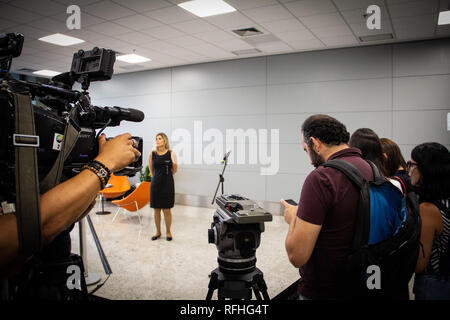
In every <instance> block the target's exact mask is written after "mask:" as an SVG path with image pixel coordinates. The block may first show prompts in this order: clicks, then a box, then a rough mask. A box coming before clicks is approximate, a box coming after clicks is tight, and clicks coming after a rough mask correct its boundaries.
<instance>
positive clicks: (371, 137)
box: [348, 128, 403, 192]
mask: <svg viewBox="0 0 450 320" xmlns="http://www.w3.org/2000/svg"><path fill="white" fill-rule="evenodd" d="M348 145H349V146H350V147H352V148H358V149H359V150H361V154H362V157H363V159H366V160H370V161H372V162H373V163H374V164H375V165H376V166H377V168H378V169H379V170H380V173H381V174H382V175H383V176H385V177H386V178H388V180H389V181H390V182H391V183H392V184H393V185H394V186H396V187H397V188H398V189H399V190H400V191H402V192H403V190H402V186H401V183H400V182H399V181H397V180H393V179H391V178H389V177H390V175H389V173H388V172H387V170H386V168H385V166H384V161H385V158H384V156H383V150H382V147H381V142H380V138H379V137H378V135H377V134H376V133H375V131H373V130H372V129H369V128H360V129H358V130H356V131H355V132H353V134H352V136H351V137H350V141H349V143H348Z"/></svg>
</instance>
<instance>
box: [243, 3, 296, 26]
mask: <svg viewBox="0 0 450 320" xmlns="http://www.w3.org/2000/svg"><path fill="white" fill-rule="evenodd" d="M242 13H243V14H245V15H246V16H247V17H249V18H250V19H252V20H254V21H256V22H258V23H261V22H269V21H274V20H283V19H291V18H293V15H292V14H291V13H290V12H289V11H288V10H286V9H285V8H284V7H283V6H281V5H274V6H267V7H260V8H256V9H249V10H244V11H242Z"/></svg>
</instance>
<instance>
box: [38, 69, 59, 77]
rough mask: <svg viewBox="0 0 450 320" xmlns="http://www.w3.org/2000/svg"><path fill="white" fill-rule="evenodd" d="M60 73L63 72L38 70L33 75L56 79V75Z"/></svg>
mask: <svg viewBox="0 0 450 320" xmlns="http://www.w3.org/2000/svg"><path fill="white" fill-rule="evenodd" d="M60 73H61V72H58V71H52V70H46V69H44V70H38V71H35V72H33V74H36V75H38V76H45V77H54V76H56V75H58V74H60Z"/></svg>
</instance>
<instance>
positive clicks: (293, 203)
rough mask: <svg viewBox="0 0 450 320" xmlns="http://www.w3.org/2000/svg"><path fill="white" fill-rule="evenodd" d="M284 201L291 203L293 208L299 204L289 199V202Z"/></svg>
mask: <svg viewBox="0 0 450 320" xmlns="http://www.w3.org/2000/svg"><path fill="white" fill-rule="evenodd" d="M284 201H286V202H287V203H289V204H290V205H292V206H297V205H298V203H297V202H295V201H294V200H292V199H287V200H284Z"/></svg>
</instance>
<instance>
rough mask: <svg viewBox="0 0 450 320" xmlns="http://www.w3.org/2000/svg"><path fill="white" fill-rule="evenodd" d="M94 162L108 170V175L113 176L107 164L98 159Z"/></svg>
mask: <svg viewBox="0 0 450 320" xmlns="http://www.w3.org/2000/svg"><path fill="white" fill-rule="evenodd" d="M92 162H94V163H96V164H98V165H99V166H101V167H102V168H103V169H105V170H106V172H108V176H111V173H112V172H111V170H109V168H108V167H107V166H105V165H104V164H103V163H101V162H100V161H98V160H92Z"/></svg>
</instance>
